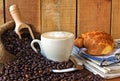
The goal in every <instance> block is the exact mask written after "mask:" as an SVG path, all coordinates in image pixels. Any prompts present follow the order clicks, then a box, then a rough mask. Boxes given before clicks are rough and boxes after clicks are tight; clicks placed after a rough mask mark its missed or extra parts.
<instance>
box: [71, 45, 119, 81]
mask: <svg viewBox="0 0 120 81" xmlns="http://www.w3.org/2000/svg"><path fill="white" fill-rule="evenodd" d="M85 50H86V49H85V48H82V49H79V48H77V47H75V46H74V47H73V51H72V54H73V55H74V56H75V57H77V58H78V64H79V62H80V63H81V62H82V63H83V64H84V65H85V67H86V69H88V70H89V71H91V72H93V73H94V74H99V75H100V76H102V77H103V78H106V79H110V78H115V77H119V76H120V62H119V58H118V57H119V53H120V49H119V48H118V49H115V50H114V52H113V53H114V54H110V55H109V56H99V57H98V56H91V55H88V54H86V53H85ZM103 62H104V63H103Z"/></svg>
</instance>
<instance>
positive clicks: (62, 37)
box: [31, 31, 74, 62]
mask: <svg viewBox="0 0 120 81" xmlns="http://www.w3.org/2000/svg"><path fill="white" fill-rule="evenodd" d="M73 41H74V34H72V33H70V32H64V31H53V32H46V33H43V34H42V35H41V40H38V39H34V40H33V41H32V42H31V47H32V49H33V50H34V51H35V52H36V53H38V51H37V49H36V48H35V47H34V43H35V42H36V43H38V44H39V46H40V48H41V54H42V55H43V56H45V57H46V58H47V59H50V60H53V61H59V62H62V61H68V60H69V57H70V54H71V52H72V46H73Z"/></svg>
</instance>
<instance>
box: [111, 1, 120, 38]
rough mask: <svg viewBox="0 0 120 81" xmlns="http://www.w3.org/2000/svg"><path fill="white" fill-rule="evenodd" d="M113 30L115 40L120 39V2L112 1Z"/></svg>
mask: <svg viewBox="0 0 120 81" xmlns="http://www.w3.org/2000/svg"><path fill="white" fill-rule="evenodd" d="M111 30H112V31H111V33H112V36H113V38H117V39H118V38H119V39H120V0H112V20H111Z"/></svg>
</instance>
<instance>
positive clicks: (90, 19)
mask: <svg viewBox="0 0 120 81" xmlns="http://www.w3.org/2000/svg"><path fill="white" fill-rule="evenodd" d="M12 4H17V5H18V6H19V8H20V12H21V15H22V18H23V20H24V22H26V23H28V24H32V25H33V26H34V29H35V30H36V31H37V32H40V33H43V32H46V31H52V30H64V31H70V32H73V33H74V34H75V35H77V36H78V35H80V34H81V33H83V32H86V31H92V30H103V31H105V32H107V33H110V34H111V35H112V36H113V38H120V27H119V26H120V23H119V21H120V0H35V1H34V0H19V1H18V0H0V24H3V23H4V22H7V21H9V20H12V18H11V16H10V13H9V6H10V5H12Z"/></svg>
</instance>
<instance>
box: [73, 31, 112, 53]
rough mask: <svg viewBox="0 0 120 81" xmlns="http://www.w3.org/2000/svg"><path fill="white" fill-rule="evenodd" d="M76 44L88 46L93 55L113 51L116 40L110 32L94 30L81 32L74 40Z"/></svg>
mask: <svg viewBox="0 0 120 81" xmlns="http://www.w3.org/2000/svg"><path fill="white" fill-rule="evenodd" d="M74 45H75V46H77V47H79V48H81V47H83V46H84V47H86V48H87V51H86V52H87V53H88V54H91V55H107V54H109V53H110V52H112V51H113V48H114V41H113V38H112V36H111V35H110V34H108V33H106V32H104V31H92V32H86V33H83V34H81V36H79V37H77V38H76V39H75V41H74Z"/></svg>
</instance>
